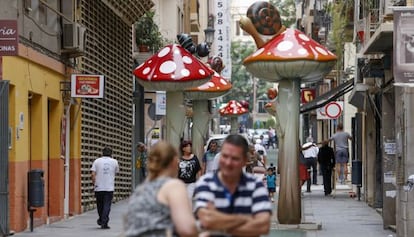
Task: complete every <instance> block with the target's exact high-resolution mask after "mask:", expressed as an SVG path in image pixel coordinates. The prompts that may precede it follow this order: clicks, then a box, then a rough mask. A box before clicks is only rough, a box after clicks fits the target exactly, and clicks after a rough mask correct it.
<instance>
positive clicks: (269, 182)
mask: <svg viewBox="0 0 414 237" xmlns="http://www.w3.org/2000/svg"><path fill="white" fill-rule="evenodd" d="M265 178H266V186H267V191H268V192H269V198H270V201H272V202H274V201H275V199H274V196H275V192H276V174H275V172H274V171H273V168H270V167H269V168H267V174H266V177H265Z"/></svg>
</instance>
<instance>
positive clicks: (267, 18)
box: [247, 2, 282, 35]
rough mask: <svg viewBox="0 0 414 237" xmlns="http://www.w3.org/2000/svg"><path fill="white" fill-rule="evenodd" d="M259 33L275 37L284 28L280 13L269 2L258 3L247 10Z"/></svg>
mask: <svg viewBox="0 0 414 237" xmlns="http://www.w3.org/2000/svg"><path fill="white" fill-rule="evenodd" d="M247 17H248V18H250V20H251V21H252V23H253V25H254V27H255V28H256V30H257V32H259V33H260V34H262V35H275V34H276V33H278V32H279V31H280V29H281V28H282V21H281V19H280V14H279V11H278V10H277V9H276V8H275V7H274V6H273V5H272V4H270V3H269V2H256V3H254V4H252V5H251V6H250V7H249V9H248V10H247Z"/></svg>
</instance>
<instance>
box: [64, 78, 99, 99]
mask: <svg viewBox="0 0 414 237" xmlns="http://www.w3.org/2000/svg"><path fill="white" fill-rule="evenodd" d="M104 84H105V82H104V76H103V75H82V74H73V75H72V78H71V96H72V97H79V98H103V96H104Z"/></svg>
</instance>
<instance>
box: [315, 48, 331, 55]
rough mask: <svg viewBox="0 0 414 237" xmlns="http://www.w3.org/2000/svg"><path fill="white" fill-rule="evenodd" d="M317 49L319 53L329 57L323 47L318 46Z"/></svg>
mask: <svg viewBox="0 0 414 237" xmlns="http://www.w3.org/2000/svg"><path fill="white" fill-rule="evenodd" d="M315 49H316V51H318V52H319V53H321V54H323V55H328V52H326V50H324V49H323V48H321V47H318V46H316V47H315Z"/></svg>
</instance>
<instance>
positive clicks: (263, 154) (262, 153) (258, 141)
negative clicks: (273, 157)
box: [254, 139, 267, 165]
mask: <svg viewBox="0 0 414 237" xmlns="http://www.w3.org/2000/svg"><path fill="white" fill-rule="evenodd" d="M255 143H256V144H254V149H255V150H256V153H257V154H259V155H260V156H261V157H262V159H261V160H262V161H263V163H264V164H265V165H266V161H267V152H266V149H265V147H264V145H263V144H262V143H263V140H262V139H256V142H255Z"/></svg>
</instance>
